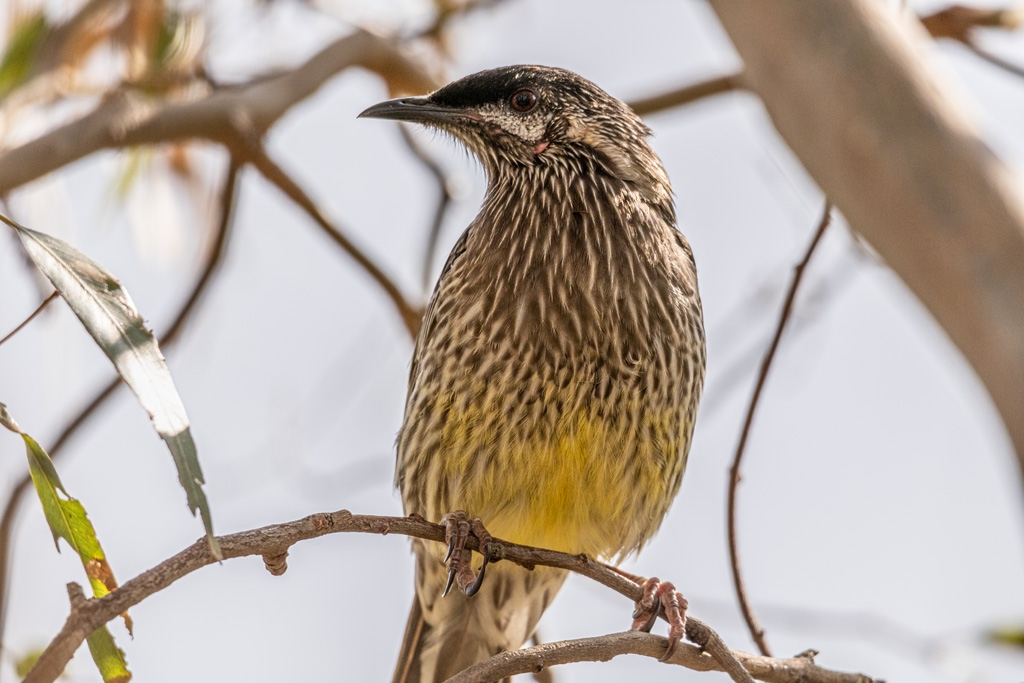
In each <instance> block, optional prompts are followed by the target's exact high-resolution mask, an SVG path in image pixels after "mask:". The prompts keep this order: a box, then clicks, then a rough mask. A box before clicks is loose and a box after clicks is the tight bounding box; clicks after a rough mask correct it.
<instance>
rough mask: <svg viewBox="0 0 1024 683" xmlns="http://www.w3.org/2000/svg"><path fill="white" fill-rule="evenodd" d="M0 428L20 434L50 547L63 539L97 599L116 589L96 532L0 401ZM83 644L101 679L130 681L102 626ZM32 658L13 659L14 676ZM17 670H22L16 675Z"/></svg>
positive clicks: (129, 625) (30, 664) (41, 452)
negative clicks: (80, 564) (51, 535)
mask: <svg viewBox="0 0 1024 683" xmlns="http://www.w3.org/2000/svg"><path fill="white" fill-rule="evenodd" d="M0 425H2V426H4V427H6V428H7V429H9V430H11V431H12V432H16V433H17V434H20V435H21V438H22V440H23V441H24V442H25V449H26V454H27V456H28V471H29V474H30V475H31V476H32V484H33V485H34V486H35V489H36V495H37V496H38V497H39V502H40V503H41V504H42V506H43V515H44V516H45V517H46V523H47V524H48V525H49V527H50V533H52V534H53V543H54V545H55V546H56V547H57V552H60V539H62V538H63V539H64V540H65V541H67V544H68V545H70V546H71V548H72V549H73V550H74V551H75V552H76V553H77V554H78V558H79V559H80V560H81V561H82V566H83V567H84V568H85V574H86V576H88V577H89V585H90V586H91V587H92V594H93V596H94V597H97V598H102V597H103V596H104V595H107V594H109V593H110V592H111V591H113V590H115V589H117V580H116V579H115V578H114V572H113V570H112V569H111V568H110V564H109V563H108V562H107V557H106V555H105V554H104V553H103V548H102V546H100V540H99V538H97V536H96V529H95V528H94V527H93V525H92V522H90V521H89V516H88V514H87V513H86V511H85V507H84V506H83V505H82V504H81V503H80V502H79V501H77V500H75V499H74V498H72V497H71V496H70V495H69V494H68V492H67V489H65V488H64V483H63V482H62V481H61V480H60V475H58V474H57V468H56V467H54V466H53V460H51V459H50V456H49V455H48V454H47V453H46V451H44V450H43V448H42V447H41V446H40V445H39V444H38V443H36V440H35V439H33V438H32V437H31V436H29V435H28V434H26V433H25V432H24V431H22V429H21V428H20V427H19V426H18V424H17V422H15V421H14V418H13V417H11V414H10V413H9V412H7V406H5V405H4V404H2V403H0ZM61 494H63V496H62V495H61ZM121 616H122V617H123V618H124V625H125V626H126V627H127V628H128V633H131V632H132V620H131V617H129V616H128V613H127V612H125V613H124V614H122V615H121ZM86 640H87V641H88V643H89V651H90V652H91V653H92V658H93V661H95V662H96V668H98V669H99V671H100V674H101V675H102V676H103V680H104V681H106V682H107V683H125V682H127V681H130V680H131V677H132V675H131V673H130V672H129V671H128V666H127V664H126V663H125V659H124V653H123V652H121V650H120V649H118V647H117V645H115V644H114V637H113V636H112V635H110V631H109V630H108V629H107V627H106V626H102V627H100V628H98V629H97V630H95V631H93V632H92V633H91V634H90V635H89V636H88V637H87V638H86ZM38 658H39V654H38V653H30V654H29V655H27V656H25V657H22V658H21V659H19V660H18V662H17V669H18V671H19V674H18V675H19V676H24V675H26V674H27V673H28V671H29V670H31V668H32V667H33V666H34V665H35V660H37V659H38ZM23 669H24V672H22V670H23Z"/></svg>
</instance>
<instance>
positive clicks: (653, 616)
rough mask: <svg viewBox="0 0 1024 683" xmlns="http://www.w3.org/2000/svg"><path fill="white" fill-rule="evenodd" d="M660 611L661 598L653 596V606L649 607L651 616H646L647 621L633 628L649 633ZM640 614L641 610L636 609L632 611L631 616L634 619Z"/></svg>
mask: <svg viewBox="0 0 1024 683" xmlns="http://www.w3.org/2000/svg"><path fill="white" fill-rule="evenodd" d="M660 611H661V598H660V597H657V596H655V598H654V606H653V607H652V608H651V616H649V617H648V618H647V621H645V622H644V623H643V624H641V625H640V626H639V627H638V628H636V629H635V630H637V631H643V632H644V633H650V632H651V629H652V628H654V624H655V623H656V622H657V621H658V613H659V612H660ZM642 614H643V612H642V611H641V610H640V609H637V610H636V611H634V612H633V618H634V619H636V618H638V617H640V615H642Z"/></svg>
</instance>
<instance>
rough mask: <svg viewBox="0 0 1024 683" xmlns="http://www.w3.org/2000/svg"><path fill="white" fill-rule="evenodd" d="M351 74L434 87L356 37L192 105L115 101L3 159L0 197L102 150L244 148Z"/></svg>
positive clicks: (375, 42)
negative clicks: (245, 137)
mask: <svg viewBox="0 0 1024 683" xmlns="http://www.w3.org/2000/svg"><path fill="white" fill-rule="evenodd" d="M353 66H360V67H363V68H365V69H368V70H370V71H373V72H375V73H377V74H378V75H380V76H381V77H382V78H383V79H384V80H385V81H387V84H388V87H389V89H390V90H392V91H395V92H425V91H428V90H432V89H433V88H434V87H436V86H437V83H436V81H435V80H434V79H433V77H432V76H430V75H429V74H428V73H427V72H426V71H425V70H424V69H423V67H421V66H420V65H419V64H418V63H416V62H414V61H412V60H411V59H409V58H408V57H406V56H405V54H404V53H403V52H402V51H401V50H400V49H399V47H398V46H397V45H396V44H395V43H393V42H392V41H390V40H387V39H385V38H381V37H379V36H376V35H373V34H371V33H369V32H367V31H356V32H355V33H352V34H350V35H348V36H345V37H344V38H340V39H339V40H336V41H334V42H333V43H331V44H330V45H328V46H327V47H325V48H324V49H322V50H321V51H320V52H318V53H317V54H316V55H314V56H313V57H312V58H310V59H309V60H308V61H307V62H306V63H304V64H302V65H301V66H298V67H296V68H295V69H292V70H289V71H286V72H283V73H281V74H278V75H275V76H273V77H271V78H257V79H254V80H253V81H252V82H251V83H249V84H246V85H242V86H238V87H232V88H225V89H222V90H215V91H213V92H211V93H209V94H208V95H206V96H205V97H202V98H201V99H198V100H195V101H192V102H184V103H174V104H167V103H159V102H154V100H153V98H152V97H151V96H149V95H147V94H144V93H136V92H133V91H121V92H118V93H114V94H112V95H111V96H109V97H108V98H106V99H105V100H104V101H103V102H102V103H101V104H100V105H99V106H98V107H97V108H96V109H94V110H93V111H92V112H90V113H88V114H86V115H85V116H83V117H82V118H80V119H77V120H75V121H72V122H70V123H67V124H65V125H63V126H60V127H59V128H56V129H54V130H52V131H50V132H49V133H46V134H44V135H42V136H40V137H38V138H36V139H35V140H32V141H30V142H27V143H25V144H24V145H22V146H20V147H16V148H14V149H10V150H7V151H5V152H3V153H0V195H4V194H7V193H9V192H10V191H11V190H13V189H14V188H16V187H20V186H22V185H24V184H25V183H27V182H30V181H32V180H35V179H36V178H39V177H41V176H43V175H45V174H47V173H49V172H51V171H54V170H56V169H58V168H63V167H64V166H67V165H68V164H70V163H71V162H73V161H77V160H78V159H81V158H83V157H85V156H88V155H89V154H92V153H94V152H98V151H100V150H103V149H111V148H122V147H131V146H135V145H148V144H157V143H161V142H172V141H180V140H192V139H205V140H211V141H214V142H219V143H221V144H224V145H227V146H228V147H229V148H232V147H233V146H235V145H237V144H239V142H240V141H239V138H238V135H237V131H238V130H239V129H245V130H249V131H252V132H253V133H254V134H256V135H262V134H263V133H264V132H266V131H267V130H268V129H269V128H270V127H271V126H272V125H273V124H274V123H276V122H277V121H278V120H279V119H280V118H281V117H282V116H283V115H284V114H285V113H287V112H288V111H289V110H290V109H291V108H292V107H293V106H294V105H296V104H298V103H299V102H301V101H302V100H304V99H306V98H307V97H309V96H310V95H312V94H314V93H315V92H316V91H317V90H319V88H320V87H321V86H323V85H324V83H326V82H327V81H328V80H330V79H331V78H332V77H334V76H335V75H337V74H338V73H340V72H341V71H343V70H344V69H347V68H349V67H353ZM234 151H235V152H236V154H237V153H241V152H244V149H243V150H237V149H236V150H234Z"/></svg>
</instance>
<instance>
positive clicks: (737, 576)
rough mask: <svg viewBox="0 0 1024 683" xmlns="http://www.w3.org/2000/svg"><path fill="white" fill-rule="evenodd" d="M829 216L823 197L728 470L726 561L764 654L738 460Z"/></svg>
mask: <svg viewBox="0 0 1024 683" xmlns="http://www.w3.org/2000/svg"><path fill="white" fill-rule="evenodd" d="M831 220H832V204H831V202H829V201H828V200H827V199H826V200H825V210H824V212H823V213H822V216H821V221H820V222H819V223H818V229H817V230H815V231H814V237H813V238H811V243H810V244H809V245H808V246H807V251H806V252H805V253H804V257H803V259H801V260H800V263H798V264H797V265H796V267H795V268H794V270H793V280H792V282H790V285H789V291H788V292H786V299H785V303H783V304H782V312H781V313H780V314H779V322H778V324H777V325H776V326H775V336H773V337H772V341H771V344H770V345H769V346H768V351H767V352H766V353H765V354H764V360H763V361H762V362H761V372H760V373H759V374H758V376H757V383H756V384H755V385H754V393H753V394H752V395H751V397H750V405H749V406H748V408H747V416H746V419H744V421H743V429H742V430H741V431H740V440H739V443H738V444H737V445H736V454H735V455H734V456H733V460H732V467H731V468H730V470H729V498H728V502H727V504H726V509H727V514H726V516H727V523H728V527H729V562H730V565H731V567H732V580H733V585H734V586H735V588H736V598H737V599H738V600H739V603H740V610H741V611H742V612H743V619H744V620H745V621H746V622H747V628H748V629H749V630H750V635H751V637H752V638H753V639H754V643H755V644H756V645H757V649H758V651H759V652H760V653H761V654H762V655H765V656H770V655H771V650H769V648H768V642H767V641H766V640H765V637H764V629H763V628H762V627H761V624H760V623H759V622H758V621H757V616H756V615H755V614H754V608H753V607H752V606H751V605H750V600H749V599H748V598H747V591H746V588H745V586H744V583H743V575H742V573H741V572H740V559H739V546H738V542H737V540H736V494H737V491H738V489H739V484H740V462H742V460H743V453H744V451H745V449H746V446H747V439H748V437H749V436H750V428H751V426H752V425H753V424H754V413H755V412H757V404H758V401H760V399H761V392H762V390H763V389H764V384H765V380H766V379H767V378H768V371H769V370H770V369H771V366H772V361H773V360H774V359H775V352H776V351H777V350H778V348H779V340H780V339H782V332H783V330H785V329H786V323H787V322H789V318H790V315H791V313H792V312H793V302H794V301H795V300H796V292H797V289H798V288H799V287H800V280H801V279H802V278H803V275H804V269H806V268H807V264H808V262H810V260H811V256H812V255H813V254H814V250H815V249H816V248H817V246H818V243H819V242H820V241H821V237H822V235H824V234H825V229H826V228H828V224H829V223H830V222H831Z"/></svg>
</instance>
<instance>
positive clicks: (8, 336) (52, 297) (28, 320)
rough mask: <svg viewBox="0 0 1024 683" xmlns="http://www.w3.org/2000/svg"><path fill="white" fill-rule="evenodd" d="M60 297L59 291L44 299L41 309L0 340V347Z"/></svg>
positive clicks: (40, 305) (37, 309) (54, 291)
mask: <svg viewBox="0 0 1024 683" xmlns="http://www.w3.org/2000/svg"><path fill="white" fill-rule="evenodd" d="M59 295H60V292H58V291H57V290H53V292H51V293H50V296H48V297H46V298H45V299H43V303H41V304H39V307H38V308H36V310H34V311H32V313H31V314H30V315H29V316H28V317H27V318H25V319H24V320H22V321H21V323H20V324H19V325H18V326H17V327H15V328H14V329H13V330H11V331H10V332H8V333H7V335H6V336H4V338H3V339H0V346H2V345H3V343H4V342H6V341H7V340H8V339H10V338H11V337H13V336H14V335H16V334H18V333H19V332H21V331H22V330H23V329H24V328H25V326H26V325H28V324H29V323H30V322H32V321H33V320H35V317H36V316H37V315H39V314H40V313H42V312H43V310H44V309H45V308H46V307H47V306H49V305H50V302H51V301H53V300H54V299H56V298H57V297H58V296H59Z"/></svg>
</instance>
